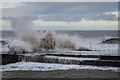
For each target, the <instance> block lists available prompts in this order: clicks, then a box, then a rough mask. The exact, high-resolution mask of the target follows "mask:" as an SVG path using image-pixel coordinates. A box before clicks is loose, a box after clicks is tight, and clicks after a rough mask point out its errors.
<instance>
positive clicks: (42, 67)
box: [0, 62, 119, 72]
mask: <svg viewBox="0 0 120 80" xmlns="http://www.w3.org/2000/svg"><path fill="white" fill-rule="evenodd" d="M0 68H1V69H2V71H15V70H17V71H18V70H23V71H28V70H32V71H49V70H69V69H92V70H111V71H117V72H118V69H119V68H117V67H98V66H88V65H87V66H86V65H65V64H50V63H37V62H17V63H13V64H7V65H1V66H0Z"/></svg>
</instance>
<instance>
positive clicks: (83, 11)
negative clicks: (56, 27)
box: [2, 2, 118, 24]
mask: <svg viewBox="0 0 120 80" xmlns="http://www.w3.org/2000/svg"><path fill="white" fill-rule="evenodd" d="M3 5H6V3H3ZM11 6H13V7H11ZM6 7H7V8H3V9H2V11H3V12H2V13H3V15H2V17H3V20H9V19H11V17H22V16H28V17H29V18H31V19H32V20H43V21H58V22H60V21H63V22H68V23H69V22H79V21H82V20H83V19H86V20H92V21H99V20H102V21H117V20H118V16H117V12H118V2H13V3H7V5H6ZM114 24H115V23H114Z"/></svg>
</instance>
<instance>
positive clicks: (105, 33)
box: [2, 30, 118, 39]
mask: <svg viewBox="0 0 120 80" xmlns="http://www.w3.org/2000/svg"><path fill="white" fill-rule="evenodd" d="M37 32H39V30H38V31H37ZM43 32H45V30H44V31H43ZM55 33H57V34H67V35H70V36H73V35H76V36H80V37H84V38H96V37H99V38H100V37H118V31H117V30H89V31H88V30H78V31H77V30H73V31H72V30H56V31H55ZM15 36H16V35H15V34H14V31H12V30H4V31H2V37H3V39H4V38H12V37H15Z"/></svg>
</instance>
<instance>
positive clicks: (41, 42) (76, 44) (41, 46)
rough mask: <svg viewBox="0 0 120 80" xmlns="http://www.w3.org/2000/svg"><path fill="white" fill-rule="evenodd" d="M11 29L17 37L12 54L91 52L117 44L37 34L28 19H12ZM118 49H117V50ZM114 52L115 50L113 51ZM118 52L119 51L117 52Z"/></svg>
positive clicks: (53, 33)
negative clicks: (50, 51)
mask: <svg viewBox="0 0 120 80" xmlns="http://www.w3.org/2000/svg"><path fill="white" fill-rule="evenodd" d="M11 27H12V28H13V30H14V33H15V34H16V35H17V37H18V38H17V39H16V40H14V41H11V42H10V43H9V44H8V48H9V51H10V52H12V53H27V52H37V51H48V50H54V51H64V50H69V51H70V50H73V51H76V50H77V51H91V50H100V49H101V50H106V47H107V49H109V50H112V49H113V48H114V46H116V44H114V45H112V46H110V45H108V44H106V45H104V44H99V42H101V41H102V40H101V39H83V38H82V37H78V36H69V35H67V34H56V33H55V32H54V31H51V30H48V31H46V32H45V33H44V32H42V31H40V32H37V31H36V30H35V29H34V28H33V24H32V20H31V19H29V18H28V17H20V18H12V19H11ZM116 49H117V48H116ZM113 50H114V49H113ZM116 51H117V50H116Z"/></svg>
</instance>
